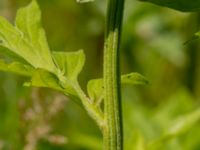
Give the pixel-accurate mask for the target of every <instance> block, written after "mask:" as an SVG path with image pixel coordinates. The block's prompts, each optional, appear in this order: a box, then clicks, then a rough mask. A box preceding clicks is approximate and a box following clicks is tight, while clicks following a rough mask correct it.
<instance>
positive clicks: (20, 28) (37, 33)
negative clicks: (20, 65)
mask: <svg viewBox="0 0 200 150" xmlns="http://www.w3.org/2000/svg"><path fill="white" fill-rule="evenodd" d="M15 24H16V26H13V25H12V24H10V23H9V22H8V21H7V20H6V19H4V18H3V17H0V40H1V41H2V42H3V43H1V45H2V46H4V47H6V48H7V49H9V50H10V51H11V52H12V53H14V54H16V55H18V56H19V57H21V58H23V59H24V60H26V61H27V62H28V63H29V64H31V65H32V66H33V67H34V68H42V69H46V70H48V71H51V72H55V70H56V67H55V65H54V63H53V60H52V57H51V53H50V50H49V47H48V43H47V40H46V37H45V32H44V30H43V28H42V26H41V12H40V9H39V6H38V5H37V3H36V1H35V0H33V1H32V2H31V3H30V4H29V5H28V6H27V7H25V8H21V9H20V10H19V11H18V12H17V16H16V21H15Z"/></svg>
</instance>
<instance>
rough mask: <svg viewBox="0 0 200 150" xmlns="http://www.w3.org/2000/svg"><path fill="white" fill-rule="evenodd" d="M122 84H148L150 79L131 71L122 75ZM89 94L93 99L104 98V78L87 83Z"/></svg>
mask: <svg viewBox="0 0 200 150" xmlns="http://www.w3.org/2000/svg"><path fill="white" fill-rule="evenodd" d="M121 83H122V84H130V85H142V84H148V80H147V79H146V78H145V77H144V76H142V75H141V74H139V73H129V74H125V75H122V76H121ZM87 91H88V95H89V97H90V98H91V99H93V100H98V99H100V98H103V93H104V92H103V91H104V87H103V80H102V79H94V80H90V81H89V82H88V85H87Z"/></svg>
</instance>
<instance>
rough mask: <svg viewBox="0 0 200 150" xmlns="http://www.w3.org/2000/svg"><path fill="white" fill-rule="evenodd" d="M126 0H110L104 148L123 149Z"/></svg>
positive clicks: (106, 50)
mask: <svg viewBox="0 0 200 150" xmlns="http://www.w3.org/2000/svg"><path fill="white" fill-rule="evenodd" d="M123 10H124V0H108V8H107V20H106V31H105V43H104V87H105V99H104V112H105V123H106V126H105V127H104V133H103V136H104V150H123V128H122V111H121V88H120V69H119V68H120V67H119V48H120V38H121V27H122V20H123Z"/></svg>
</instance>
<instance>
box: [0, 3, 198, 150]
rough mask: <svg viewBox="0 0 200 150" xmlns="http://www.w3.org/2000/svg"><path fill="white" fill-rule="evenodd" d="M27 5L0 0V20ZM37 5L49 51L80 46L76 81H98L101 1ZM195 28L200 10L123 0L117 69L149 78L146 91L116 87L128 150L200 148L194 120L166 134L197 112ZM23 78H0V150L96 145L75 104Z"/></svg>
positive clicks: (84, 149) (80, 149) (94, 148)
mask: <svg viewBox="0 0 200 150" xmlns="http://www.w3.org/2000/svg"><path fill="white" fill-rule="evenodd" d="M29 2H30V1H29V0H0V15H1V16H4V17H6V18H8V19H9V20H10V21H13V20H14V17H15V14H16V10H17V8H19V7H21V6H24V5H26V4H28V3H29ZM38 2H39V4H40V7H41V9H42V15H43V17H42V19H43V26H44V28H45V30H46V33H47V37H48V42H49V45H50V48H51V50H55V51H76V50H78V49H84V52H85V53H86V57H87V58H86V65H85V67H84V70H83V72H82V73H81V75H80V78H79V80H80V81H81V85H82V87H83V88H84V89H85V90H86V83H87V81H88V80H90V79H93V78H99V77H101V76H102V57H103V38H104V21H105V20H104V18H105V11H106V1H105V0H96V2H93V3H87V4H78V3H76V2H75V1H74V0H48V1H47V0H38ZM199 24H200V16H199V14H198V13H181V12H178V11H174V10H171V9H168V8H160V7H158V6H155V5H151V4H146V3H142V2H136V1H133V0H127V1H126V7H125V17H124V30H123V38H122V48H121V71H122V73H123V74H124V73H129V72H140V73H141V74H143V75H145V76H146V77H147V78H148V80H149V81H150V84H149V85H147V86H134V87H133V86H127V85H123V87H122V97H123V98H122V99H123V112H124V113H123V117H124V132H125V149H126V150H144V149H145V146H146V143H148V144H150V145H153V146H152V147H153V148H155V149H162V150H199V149H200V144H199V141H200V136H199V135H200V122H199V121H195V123H191V121H190V120H189V119H188V120H186V124H189V125H188V127H187V126H186V127H185V128H184V130H183V131H181V132H178V133H176V134H175V135H173V134H170V130H167V129H168V127H169V126H171V124H173V122H174V120H176V119H177V118H179V117H180V116H183V115H185V114H188V113H191V112H194V111H195V110H196V109H197V108H198V107H199V102H200V51H199V48H200V45H199V42H200V41H199V40H198V39H195V40H191V39H193V37H194V36H193V35H194V33H196V32H198V30H199ZM187 41H189V42H187ZM185 42H186V44H184V43H185ZM0 49H1V50H3V48H0ZM0 57H1V56H0ZM24 81H26V79H25V78H22V77H20V76H16V75H12V74H9V73H3V72H1V73H0V83H1V84H0V85H1V86H0V150H1V149H2V150H21V149H24V150H28V148H32V149H37V150H40V149H41V150H45V149H47V150H57V149H59V150H64V149H68V150H98V149H101V148H102V147H101V145H102V141H101V138H102V137H101V134H100V131H99V129H98V128H97V127H96V125H95V124H94V122H93V121H92V120H91V119H90V118H89V117H88V116H87V114H86V112H85V111H84V109H83V108H82V107H81V106H80V105H79V104H78V105H77V104H76V102H73V101H71V100H69V99H68V98H65V97H63V95H61V94H60V93H57V92H55V91H51V90H48V89H42V88H40V89H38V88H27V87H23V86H22V84H23V82H24ZM192 116H193V115H189V117H183V119H182V120H184V119H186V118H193V117H192ZM197 120H198V119H197ZM178 122H180V121H178ZM190 123H191V125H190ZM172 127H173V125H172ZM166 134H167V135H168V137H167V138H165V139H161V138H160V137H162V136H164V135H166ZM177 135H178V136H177ZM161 143H162V148H160V147H159V146H160V144H161Z"/></svg>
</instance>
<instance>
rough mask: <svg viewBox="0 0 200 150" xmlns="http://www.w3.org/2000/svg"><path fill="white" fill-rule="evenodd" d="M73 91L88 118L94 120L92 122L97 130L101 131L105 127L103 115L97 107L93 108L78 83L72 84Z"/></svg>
mask: <svg viewBox="0 0 200 150" xmlns="http://www.w3.org/2000/svg"><path fill="white" fill-rule="evenodd" d="M74 90H75V91H76V92H77V94H78V95H79V98H80V99H81V101H82V104H83V106H84V108H85V109H86V111H87V113H88V114H89V116H90V117H91V118H92V119H94V121H95V122H96V123H97V125H98V126H99V128H100V129H101V130H103V128H104V126H105V125H104V116H103V113H102V112H101V110H100V109H99V108H98V107H95V105H94V103H93V102H92V100H91V99H89V98H88V97H87V96H86V95H85V93H84V92H83V90H82V89H81V87H80V86H79V84H78V82H77V83H76V84H74Z"/></svg>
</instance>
